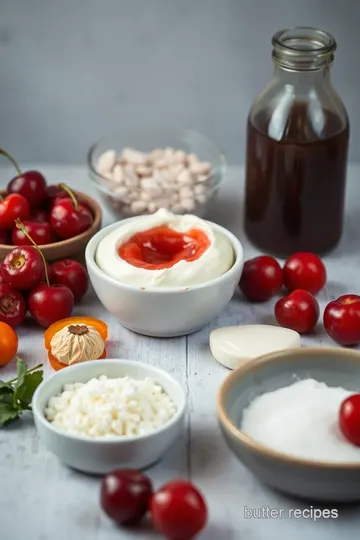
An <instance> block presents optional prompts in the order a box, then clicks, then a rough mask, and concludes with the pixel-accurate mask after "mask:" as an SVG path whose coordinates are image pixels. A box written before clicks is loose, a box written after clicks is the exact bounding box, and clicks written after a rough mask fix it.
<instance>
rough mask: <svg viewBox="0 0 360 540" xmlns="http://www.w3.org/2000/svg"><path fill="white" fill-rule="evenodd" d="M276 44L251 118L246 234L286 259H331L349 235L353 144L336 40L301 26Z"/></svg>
mask: <svg viewBox="0 0 360 540" xmlns="http://www.w3.org/2000/svg"><path fill="white" fill-rule="evenodd" d="M272 45H273V52H272V57H273V61H274V64H275V69H274V74H273V77H272V79H271V80H270V82H269V84H268V85H267V86H266V88H265V89H264V91H263V92H262V93H261V94H260V96H259V97H258V98H257V99H256V101H255V102H254V104H253V106H252V108H251V110H250V113H249V117H248V125H247V155H246V188H245V232H246V234H247V236H248V238H249V240H250V241H251V242H252V243H253V244H254V245H256V246H257V247H258V248H260V249H261V250H262V251H264V252H267V253H271V254H273V255H276V256H278V257H286V256H288V255H290V254H292V253H294V252H296V251H311V252H314V253H318V254H323V253H325V252H327V251H329V250H330V249H331V248H333V247H334V246H335V245H336V244H337V243H338V241H339V239H340V237H341V234H342V229H343V215H344V200H345V184H346V169H347V156H348V142H349V121H348V116H347V113H346V109H345V107H344V105H343V103H342V101H341V99H340V97H339V95H338V94H337V92H336V91H335V89H334V88H333V86H332V84H331V80H330V68H331V65H332V62H333V59H334V51H335V49H336V42H335V40H334V38H333V37H332V36H331V35H330V34H328V33H326V32H324V31H322V30H317V29H315V28H308V27H299V28H294V29H290V30H282V31H280V32H278V33H276V34H275V35H274V37H273V39H272Z"/></svg>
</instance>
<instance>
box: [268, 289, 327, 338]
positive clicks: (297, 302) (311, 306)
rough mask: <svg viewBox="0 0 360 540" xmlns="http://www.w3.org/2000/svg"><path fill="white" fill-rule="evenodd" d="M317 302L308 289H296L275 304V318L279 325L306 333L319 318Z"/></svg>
mask: <svg viewBox="0 0 360 540" xmlns="http://www.w3.org/2000/svg"><path fill="white" fill-rule="evenodd" d="M319 311H320V310H319V304H318V302H317V300H316V298H315V297H314V296H313V295H312V294H310V293H309V292H308V291H304V290H302V289H298V290H297V291H293V292H292V293H290V294H289V295H288V296H285V297H284V298H280V300H278V301H277V302H276V304H275V318H276V320H277V322H278V323H279V325H280V326H283V327H284V328H290V329H291V330H295V331H296V332H299V334H306V333H307V332H310V331H311V330H312V329H313V328H314V326H315V325H316V323H317V321H318V319H319Z"/></svg>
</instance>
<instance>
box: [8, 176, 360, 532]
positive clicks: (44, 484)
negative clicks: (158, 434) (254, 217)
mask: <svg viewBox="0 0 360 540" xmlns="http://www.w3.org/2000/svg"><path fill="white" fill-rule="evenodd" d="M34 168H38V169H40V170H42V171H43V173H44V174H45V176H46V177H47V179H48V181H49V182H50V183H58V182H66V183H68V184H69V185H70V186H73V187H74V188H77V189H79V190H82V191H85V192H88V193H89V194H95V192H94V190H93V188H92V185H91V183H90V181H89V180H88V177H87V174H86V170H85V169H84V168H73V167H71V168H70V167H55V166H36V167H34ZM11 176H12V171H11V169H10V168H3V169H0V186H1V187H4V186H5V185H6V183H7V181H8V179H9V178H10V177H11ZM359 178H360V166H353V167H351V169H350V173H349V184H348V199H347V222H346V232H345V235H344V238H343V240H342V242H341V244H340V245H339V247H338V248H337V249H336V250H335V251H334V252H333V253H332V254H331V255H330V256H329V257H327V258H326V264H327V269H328V275H329V284H328V286H327V287H326V290H325V291H324V292H323V293H322V295H321V296H320V299H321V301H322V305H324V303H325V302H326V301H329V300H330V299H332V298H335V297H337V296H338V295H340V294H343V293H345V292H354V293H356V292H357V293H358V292H359V289H360V278H359V258H360V249H359V248H360V236H359V232H360V212H359V203H360V187H359V186H360V184H359ZM242 195H243V171H242V170H241V169H232V170H230V172H229V174H228V180H227V183H225V184H224V188H223V190H222V192H221V196H220V198H219V200H218V203H217V205H216V208H215V209H214V210H213V211H212V212H211V213H210V215H209V219H212V220H213V221H216V222H218V223H220V224H222V225H224V226H226V227H228V228H229V229H230V230H232V231H233V232H234V233H235V234H237V235H238V236H239V238H240V239H241V240H243V242H244V246H245V251H246V257H247V258H249V257H250V256H253V255H255V253H256V252H255V250H254V249H253V248H252V247H250V246H249V245H248V243H247V242H246V239H244V235H243V233H242V226H241V224H242ZM324 197H326V194H324ZM325 211H326V205H325V204H324V212H325ZM109 222H110V216H109V215H108V214H107V213H106V211H105V212H104V225H106V224H108V223H109ZM274 302H275V301H270V302H268V303H266V304H263V305H256V306H252V305H250V304H247V303H245V302H244V301H243V300H242V299H241V298H240V297H235V298H234V299H233V300H232V302H231V303H230V304H229V306H228V307H227V308H226V309H225V311H224V312H223V313H222V315H221V316H220V317H218V318H217V319H216V320H214V321H213V323H212V324H211V325H209V326H208V327H206V328H204V329H203V330H201V331H199V332H197V333H195V334H193V335H190V336H188V337H181V338H176V339H154V338H148V337H142V336H139V335H136V334H133V333H132V332H130V331H128V330H126V329H125V328H122V327H121V326H120V324H119V323H118V322H117V321H116V320H115V319H114V318H113V317H112V316H110V315H109V313H107V312H106V311H105V310H104V308H103V307H102V306H101V305H100V303H99V302H98V301H97V298H96V297H95V295H94V293H93V292H92V291H90V292H89V293H88V294H87V296H86V297H85V298H84V301H83V303H82V304H81V306H80V307H78V308H77V310H76V311H75V313H79V314H87V315H93V316H95V317H99V318H100V319H103V320H104V321H106V322H107V324H108V325H109V335H110V342H109V346H108V356H109V357H117V358H130V359H134V360H135V361H137V360H141V361H143V362H149V363H151V364H154V365H157V366H159V367H162V368H164V369H166V370H168V371H169V372H171V373H173V374H174V375H175V376H176V377H177V378H178V380H179V381H180V382H181V383H182V384H183V385H184V387H185V388H186V391H187V395H188V416H187V422H186V427H185V430H184V436H183V437H182V438H181V439H179V441H178V443H177V445H176V446H175V447H174V448H173V449H172V450H171V451H170V452H169V453H168V454H167V456H166V457H165V459H164V460H163V461H162V462H161V463H160V464H158V465H157V466H156V467H154V468H152V469H151V470H150V471H149V475H150V476H151V478H152V479H153V481H154V484H155V486H159V485H160V484H161V483H163V482H166V481H168V480H170V479H172V478H174V477H179V476H180V477H188V478H191V480H192V481H194V482H195V483H196V484H198V485H199V486H200V488H201V489H202V491H203V493H204V494H205V496H206V499H207V502H208V505H209V510H210V521H209V525H208V527H207V529H206V530H205V531H204V532H203V534H202V535H201V536H200V537H199V538H200V539H201V540H278V538H279V537H280V536H282V537H285V538H288V539H289V540H303V539H304V538H309V539H311V540H335V539H339V538H346V539H348V538H357V537H358V536H359V528H360V513H359V508H358V507H350V508H349V507H344V508H341V509H340V513H339V518H338V519H336V520H334V519H323V520H320V521H317V522H314V521H313V520H311V519H304V518H302V519H295V518H292V519H284V518H283V519H270V518H269V519H248V518H247V517H246V512H245V509H246V508H248V509H261V508H262V507H268V508H269V509H273V508H274V509H284V514H286V512H288V510H289V509H294V508H299V509H304V508H307V507H308V505H306V504H304V503H301V502H298V501H295V500H290V499H288V498H286V497H283V496H281V495H279V494H277V493H274V492H273V491H272V490H270V489H269V488H267V487H265V486H263V485H261V484H260V483H259V482H258V480H257V479H256V478H255V477H253V476H252V475H251V473H249V472H248V471H247V470H246V469H245V468H244V467H243V466H242V465H241V464H240V463H239V462H238V461H237V460H236V459H235V458H234V457H233V456H232V454H231V453H230V451H229V450H228V449H227V447H226V446H225V443H224V441H223V439H222V437H221V435H220V432H219V429H218V425H217V419H216V414H215V401H216V394H217V390H218V387H219V385H220V383H221V382H222V380H223V379H224V377H225V376H226V375H227V373H228V371H227V370H226V369H225V368H223V367H222V366H220V365H219V364H218V363H217V362H216V361H215V360H214V359H213V358H212V356H211V354H210V351H209V347H208V338H209V332H210V330H211V329H213V328H216V327H219V326H227V325H230V324H242V323H256V322H257V323H259V322H267V323H271V322H273V318H272V312H273V304H274ZM75 313H74V314H75ZM18 334H19V339H20V349H19V354H20V356H21V357H22V358H23V359H24V360H25V361H26V362H27V363H28V364H29V365H30V366H33V365H35V364H38V363H39V362H44V370H45V376H46V377H47V376H49V375H50V373H51V369H50V368H49V367H48V364H47V358H46V353H45V350H44V346H43V332H42V330H41V329H39V328H38V327H37V326H36V325H35V324H34V323H32V322H31V321H30V320H29V321H28V322H27V323H26V325H24V326H23V327H21V328H19V331H18ZM310 343H311V344H318V345H326V344H330V340H328V339H327V337H326V335H325V333H324V331H323V330H321V329H319V331H318V333H317V335H316V336H315V337H311V338H308V339H304V341H303V344H304V345H308V344H310ZM13 372H14V365H13V364H12V365H10V366H7V367H6V368H5V369H3V370H1V374H0V378H3V379H7V378H8V377H9V378H10V376H11V375H13ZM98 499H99V480H98V479H96V478H93V477H89V476H85V475H83V474H80V473H77V472H74V471H72V470H69V469H67V468H66V467H64V466H63V465H62V464H61V463H60V462H59V461H58V460H57V459H56V457H55V456H53V455H52V454H50V453H49V452H47V450H46V449H45V448H44V447H43V446H42V444H40V443H39V441H38V438H37V435H36V431H35V429H34V425H33V421H32V418H31V414H29V416H28V417H26V418H24V419H23V420H21V421H20V422H18V423H15V424H13V425H12V426H9V427H8V428H6V429H3V430H0V539H1V540H77V539H86V540H118V539H120V538H121V539H124V540H126V539H132V538H134V539H145V538H158V536H157V535H156V533H153V532H152V531H151V529H149V528H147V527H146V526H145V527H144V528H143V529H142V530H139V531H138V532H135V531H134V532H126V531H122V530H118V529H116V528H115V527H114V526H113V525H112V524H111V523H110V522H109V521H108V519H107V518H106V517H104V516H103V515H102V513H101V511H100V508H99V502H98Z"/></svg>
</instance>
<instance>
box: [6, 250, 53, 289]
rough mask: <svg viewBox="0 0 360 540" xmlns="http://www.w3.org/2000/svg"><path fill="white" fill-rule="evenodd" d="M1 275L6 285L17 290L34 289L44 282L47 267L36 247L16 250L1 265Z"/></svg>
mask: <svg viewBox="0 0 360 540" xmlns="http://www.w3.org/2000/svg"><path fill="white" fill-rule="evenodd" d="M1 273H2V275H3V278H4V279H5V281H6V283H8V284H9V285H11V286H12V287H14V288H15V289H20V290H28V289H32V288H33V287H35V285H37V284H38V283H40V281H43V279H44V277H45V267H44V262H43V260H42V257H41V255H40V253H39V252H38V250H37V249H36V248H35V247H34V246H22V247H17V248H14V249H13V250H11V251H10V253H8V254H7V255H6V257H5V259H4V261H3V263H2V265H1Z"/></svg>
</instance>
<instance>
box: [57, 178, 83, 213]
mask: <svg viewBox="0 0 360 540" xmlns="http://www.w3.org/2000/svg"><path fill="white" fill-rule="evenodd" d="M59 188H60V189H63V190H64V191H66V193H67V194H68V195H69V197H70V199H71V200H72V202H73V203H74V206H75V210H76V211H78V210H79V203H78V201H77V198H76V197H75V195H74V193H73V192H72V191H71V189H70V188H69V187H68V186H67V185H66V184H59Z"/></svg>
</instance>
